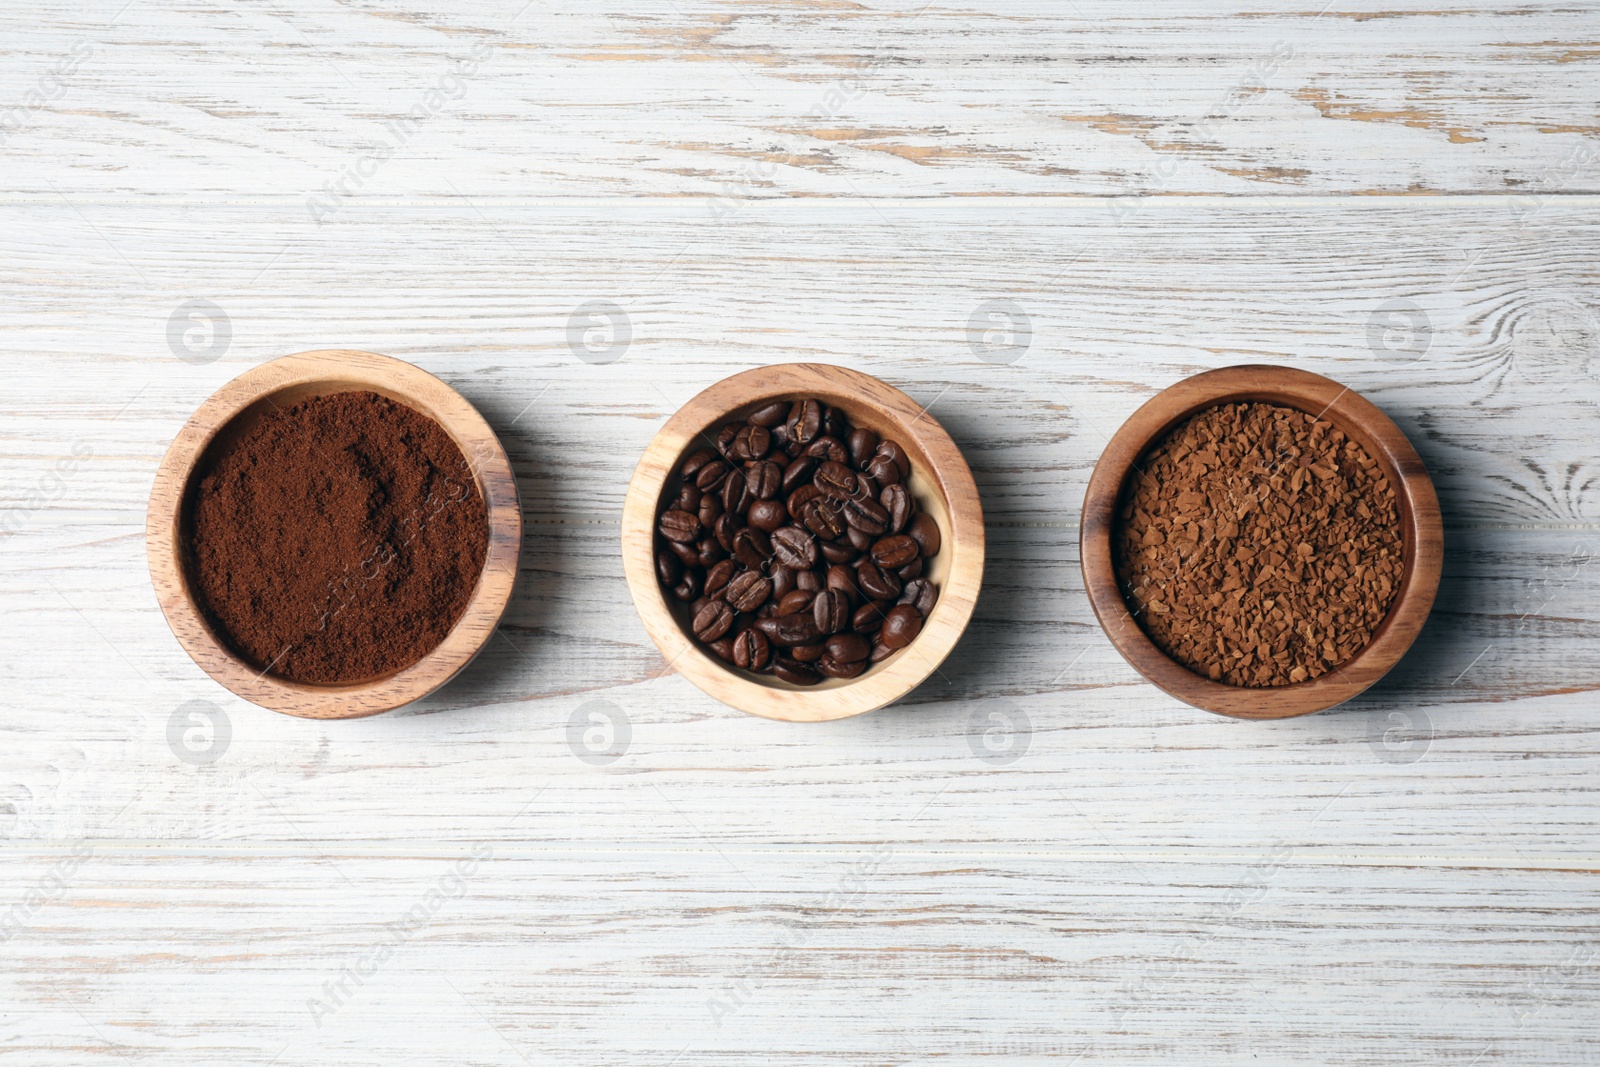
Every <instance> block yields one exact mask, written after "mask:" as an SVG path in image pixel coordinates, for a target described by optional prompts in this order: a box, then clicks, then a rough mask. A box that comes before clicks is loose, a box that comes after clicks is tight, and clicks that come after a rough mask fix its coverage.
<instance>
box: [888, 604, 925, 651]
mask: <svg viewBox="0 0 1600 1067" xmlns="http://www.w3.org/2000/svg"><path fill="white" fill-rule="evenodd" d="M921 632H922V616H921V615H919V614H918V613H917V609H916V608H914V607H912V606H911V605H910V604H898V605H896V606H895V607H892V608H890V609H889V614H887V615H885V616H884V617H883V629H882V630H880V631H879V632H878V640H880V641H882V642H883V643H884V644H886V645H888V646H889V647H890V648H905V647H906V646H907V645H909V644H910V643H911V642H912V640H913V639H914V638H915V637H916V636H917V635H918V634H920V633H921Z"/></svg>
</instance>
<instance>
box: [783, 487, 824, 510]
mask: <svg viewBox="0 0 1600 1067" xmlns="http://www.w3.org/2000/svg"><path fill="white" fill-rule="evenodd" d="M821 496H822V490H821V489H818V488H817V487H816V486H815V485H812V484H810V483H807V484H805V485H802V486H801V487H800V488H798V489H796V490H795V491H794V492H792V493H790V494H789V498H788V499H787V500H785V501H784V502H783V504H784V507H786V508H788V509H789V514H791V515H799V514H800V513H801V511H800V509H801V508H803V507H805V506H806V505H807V504H809V503H810V502H811V501H813V500H816V499H818V498H820V497H821Z"/></svg>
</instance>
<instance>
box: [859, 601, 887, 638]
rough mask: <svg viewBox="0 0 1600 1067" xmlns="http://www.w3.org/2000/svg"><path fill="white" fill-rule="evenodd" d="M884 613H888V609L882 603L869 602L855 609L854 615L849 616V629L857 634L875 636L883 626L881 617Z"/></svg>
mask: <svg viewBox="0 0 1600 1067" xmlns="http://www.w3.org/2000/svg"><path fill="white" fill-rule="evenodd" d="M886 611H888V608H886V607H885V606H884V602H883V601H881V600H869V601H867V602H866V603H865V604H863V605H861V606H860V607H859V608H857V609H856V612H855V614H854V615H852V616H850V629H852V630H854V631H855V632H856V633H858V634H875V633H877V632H878V628H879V627H881V626H882V625H883V616H884V613H885V612H886Z"/></svg>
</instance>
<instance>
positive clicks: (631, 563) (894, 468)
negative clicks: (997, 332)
mask: <svg viewBox="0 0 1600 1067" xmlns="http://www.w3.org/2000/svg"><path fill="white" fill-rule="evenodd" d="M622 554H623V567H624V570H625V572H626V574H627V578H628V587H629V589H630V590H631V592H632V594H633V601H634V604H635V606H636V607H637V608H638V610H639V616H640V618H641V619H642V620H643V621H644V625H645V630H646V631H647V632H648V633H649V635H650V638H651V640H653V641H654V642H655V644H656V647H657V648H659V649H660V650H661V654H662V655H663V656H665V657H666V659H667V663H668V665H669V666H671V667H674V668H675V669H677V670H678V671H679V672H680V673H682V674H683V675H685V676H686V677H687V678H688V679H689V680H690V681H691V682H693V683H694V684H695V685H697V686H699V687H700V688H701V689H702V690H704V691H705V692H706V693H708V694H710V695H711V696H713V697H716V698H717V699H718V700H720V701H722V702H723V703H725V704H729V705H731V706H733V707H735V708H738V709H740V710H741V711H746V712H749V713H751V714H753V715H760V716H763V717H765V718H769V719H784V720H788V721H792V722H820V721H823V720H828V719H842V718H846V717H848V716H851V715H859V714H861V713H863V712H867V711H872V710H873V709H875V708H881V707H883V706H884V705H886V704H890V703H892V702H894V701H896V700H899V699H900V698H901V697H903V696H905V695H906V694H907V693H909V692H911V690H912V689H914V688H916V686H917V685H919V684H920V683H921V682H922V681H923V680H924V679H926V678H927V677H928V676H929V675H930V674H932V673H933V672H934V671H935V670H937V669H938V667H939V664H940V663H942V662H943V661H944V659H945V657H946V656H948V655H949V654H950V651H951V650H952V649H953V648H955V645H956V642H957V641H958V640H960V638H961V634H962V631H964V630H965V629H966V626H967V623H968V621H969V620H970V619H971V618H972V612H973V609H974V608H975V607H976V605H977V599H978V590H979V587H980V586H981V584H982V581H983V559H984V530H983V510H982V507H981V505H980V503H979V500H978V490H977V486H976V484H975V483H974V482H973V480H972V472H971V471H970V470H969V469H968V468H967V464H966V461H965V460H964V459H963V458H962V456H961V452H960V450H959V449H957V448H956V446H955V443H954V442H953V441H952V440H951V439H950V436H949V434H947V433H946V432H945V431H944V428H943V427H941V426H940V425H939V423H938V422H937V421H936V420H935V419H934V418H933V416H931V415H929V414H928V413H927V411H926V410H925V409H924V408H923V407H922V406H921V405H919V404H917V403H916V402H915V401H914V400H912V399H911V398H910V397H908V396H906V395H905V394H904V393H902V392H900V391H899V390H898V389H895V388H893V387H892V386H889V385H886V384H885V383H883V382H881V381H879V380H878V379H876V378H873V377H870V376H869V375H866V374H861V373H859V372H857V371H852V370H847V369H845V368H843V367H832V366H824V365H819V364H809V363H792V364H785V365H779V366H774V367H762V368H759V369H757V370H751V371H745V372H744V373H742V374H736V375H734V376H732V377H731V378H726V379H724V380H722V381H720V382H718V383H717V384H716V385H713V386H711V387H710V388H709V389H707V390H705V391H704V392H702V393H700V394H699V395H698V396H696V397H695V398H694V399H693V400H691V401H689V403H687V404H685V405H684V406H683V408H682V409H681V410H679V411H678V412H677V413H676V414H675V415H673V416H672V418H671V419H669V420H668V421H667V424H666V425H665V426H664V427H662V429H661V431H660V433H658V434H657V435H656V438H655V440H654V441H652V442H651V443H650V446H649V448H648V449H646V451H645V454H644V456H643V457H642V458H641V459H640V461H639V466H638V468H637V470H635V472H634V476H633V481H632V483H631V484H630V485H629V487H628V497H627V501H626V503H625V504H624V506H623V519H622Z"/></svg>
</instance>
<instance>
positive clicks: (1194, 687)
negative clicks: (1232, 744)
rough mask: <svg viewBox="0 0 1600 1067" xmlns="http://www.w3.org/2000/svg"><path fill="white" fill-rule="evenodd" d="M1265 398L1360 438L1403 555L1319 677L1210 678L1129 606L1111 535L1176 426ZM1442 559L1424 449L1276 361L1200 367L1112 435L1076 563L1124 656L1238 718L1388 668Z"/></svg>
mask: <svg viewBox="0 0 1600 1067" xmlns="http://www.w3.org/2000/svg"><path fill="white" fill-rule="evenodd" d="M1240 401H1257V402H1264V403H1274V404H1279V405H1282V406H1284V407H1292V408H1296V409H1298V410H1301V411H1305V412H1306V413H1308V414H1315V415H1317V416H1318V417H1320V418H1326V419H1328V421H1330V422H1332V423H1333V424H1334V425H1335V426H1336V427H1338V428H1339V429H1340V430H1343V431H1344V432H1345V433H1346V434H1347V435H1348V436H1350V437H1353V438H1355V439H1357V440H1358V442H1359V443H1360V444H1361V445H1362V447H1363V448H1365V449H1366V450H1367V452H1368V454H1369V455H1371V456H1372V457H1373V458H1374V459H1375V460H1377V461H1378V463H1379V464H1380V465H1382V466H1383V468H1384V473H1385V475H1386V476H1387V477H1388V478H1389V479H1390V482H1391V484H1393V485H1394V488H1395V499H1396V504H1397V506H1398V510H1399V512H1400V520H1401V525H1402V536H1403V538H1404V546H1405V547H1404V555H1403V557H1402V574H1401V580H1400V588H1399V590H1398V591H1397V593H1396V595H1395V600H1394V603H1393V604H1392V605H1391V606H1390V608H1389V613H1388V615H1386V616H1385V617H1384V620H1383V622H1382V623H1381V624H1379V627H1378V630H1377V631H1376V632H1375V633H1374V635H1373V638H1372V640H1371V641H1369V642H1368V643H1367V644H1366V646H1365V647H1363V648H1362V649H1361V650H1360V651H1359V652H1357V653H1356V654H1355V655H1354V656H1352V657H1351V658H1350V659H1348V660H1346V661H1345V662H1344V663H1342V664H1340V665H1339V666H1338V667H1335V668H1334V669H1333V670H1331V671H1329V672H1328V673H1327V674H1325V675H1322V676H1321V677H1319V678H1312V679H1308V680H1307V681H1304V682H1298V683H1294V684H1292V685H1285V686H1272V687H1260V688H1252V687H1246V686H1233V685H1228V684H1226V683H1222V682H1213V681H1212V680H1211V679H1209V678H1206V677H1203V676H1201V675H1199V674H1196V673H1195V672H1193V671H1191V670H1190V669H1189V668H1188V667H1185V666H1184V665H1183V664H1181V663H1179V662H1177V661H1176V660H1174V659H1172V658H1171V657H1169V656H1168V655H1167V654H1166V653H1165V652H1163V651H1162V650H1161V649H1160V648H1159V647H1157V646H1156V644H1155V643H1154V642H1153V641H1152V640H1151V639H1150V638H1149V636H1148V635H1146V634H1145V632H1144V630H1143V629H1142V628H1141V627H1140V626H1139V624H1138V622H1137V621H1135V620H1134V618H1133V617H1132V615H1131V614H1130V613H1129V611H1128V606H1127V602H1126V600H1125V599H1124V597H1123V594H1122V590H1121V588H1120V587H1119V585H1118V582H1117V579H1116V571H1115V564H1114V562H1113V558H1112V549H1111V538H1112V536H1113V533H1114V531H1115V527H1116V509H1117V505H1118V502H1119V501H1120V499H1121V495H1122V490H1123V486H1124V485H1125V483H1126V481H1127V477H1128V473H1129V471H1130V470H1132V468H1133V465H1134V464H1135V462H1136V461H1137V460H1138V458H1139V457H1140V456H1142V455H1143V454H1144V453H1145V451H1146V450H1147V449H1148V448H1149V447H1150V446H1151V445H1152V444H1153V443H1154V442H1155V441H1157V440H1159V439H1160V438H1161V437H1162V436H1163V435H1164V434H1166V433H1167V432H1168V431H1169V430H1171V429H1172V428H1173V427H1175V426H1176V425H1177V424H1178V423H1180V422H1182V421H1183V420H1184V419H1186V418H1188V417H1190V416H1191V415H1193V414H1195V413H1196V412H1199V411H1201V410H1204V409H1206V408H1210V407H1215V406H1216V405H1218V404H1226V403H1235V402H1240ZM1443 560H1444V527H1443V520H1442V518H1441V515H1440V511H1439V498H1438V494H1437V493H1436V491H1435V489H1434V486H1433V481H1432V479H1430V478H1429V476H1428V471H1427V468H1426V467H1425V466H1424V465H1423V463H1422V459H1421V457H1419V456H1418V455H1417V452H1416V449H1414V448H1413V447H1412V445H1411V442H1410V441H1409V440H1408V439H1407V438H1406V436H1405V434H1404V433H1403V432H1402V431H1401V430H1400V428H1399V427H1398V426H1396V425H1395V424H1394V422H1393V420H1391V419H1390V418H1389V417H1388V416H1387V415H1385V414H1384V413H1383V411H1382V410H1380V409H1379V408H1378V407H1377V405H1375V404H1373V403H1372V402H1371V401H1369V400H1367V399H1366V398H1365V397H1363V396H1362V395H1361V394H1360V393H1358V392H1356V391H1355V390H1354V389H1351V388H1350V387H1348V386H1345V385H1342V384H1340V383H1339V382H1336V381H1334V380H1333V379H1331V378H1325V377H1323V376H1322V375H1320V374H1313V373H1311V372H1310V371H1304V370H1299V369H1297V368H1294V367H1283V366H1277V365H1273V364H1243V365H1239V366H1232V367H1223V368H1219V369H1217V370H1210V371H1204V372H1202V373H1199V374H1195V375H1192V376H1190V377H1188V378H1184V379H1183V380H1181V381H1179V382H1177V383H1175V384H1173V385H1171V386H1169V387H1167V388H1166V389H1163V390H1162V391H1161V392H1159V393H1157V394H1156V395H1155V396H1154V397H1152V398H1151V399H1149V400H1147V401H1146V402H1145V403H1144V404H1143V405H1141V406H1140V407H1139V409H1138V410H1137V411H1135V412H1134V413H1133V414H1132V415H1130V416H1129V417H1128V419H1127V421H1126V422H1124V423H1123V424H1122V426H1121V427H1120V428H1119V429H1118V430H1117V432H1116V433H1115V434H1114V435H1113V436H1112V438H1111V441H1110V442H1109V443H1108V444H1107V445H1106V448H1105V451H1103V452H1102V453H1101V455H1100V460H1099V462H1097V463H1096V464H1095V468H1094V472H1093V474H1091V475H1090V478H1089V485H1088V487H1087V489H1086V490H1085V492H1084V501H1083V512H1082V517H1081V519H1080V522H1079V562H1080V567H1081V569H1082V572H1083V581H1084V589H1085V591H1086V592H1087V594H1088V597H1089V603H1090V606H1091V607H1092V608H1093V609H1094V613H1095V618H1096V619H1097V620H1098V621H1099V623H1100V626H1101V628H1102V629H1103V630H1104V631H1105V633H1106V636H1107V637H1108V638H1110V640H1111V643H1112V645H1113V646H1114V647H1115V648H1116V650H1117V652H1118V653H1120V654H1121V656H1122V658H1123V659H1124V660H1126V661H1127V662H1128V664H1129V665H1130V666H1131V667H1133V669H1134V670H1136V671H1138V672H1139V674H1141V675H1143V676H1144V678H1145V679H1146V680H1148V681H1150V682H1152V683H1154V684H1155V685H1156V686H1157V687H1158V688H1160V689H1161V690H1162V691H1164V692H1166V693H1167V694H1168V695H1170V696H1173V697H1176V698H1177V699H1179V700H1181V701H1183V702H1184V703H1186V704H1189V705H1190V706H1192V707H1196V708H1200V709H1202V710H1205V711H1210V712H1214V713H1216V714H1218V715H1226V716H1229V717H1231V718H1241V719H1282V718H1292V717H1295V716H1299V715H1307V714H1310V713H1312V712H1315V711H1322V710H1324V709H1326V708H1331V707H1333V706H1335V705H1337V704H1341V703H1343V702H1344V701H1346V700H1349V699H1351V698H1352V697H1354V696H1356V695H1358V694H1359V693H1361V692H1363V691H1365V690H1366V689H1367V688H1369V687H1370V686H1372V685H1373V684H1375V683H1376V682H1377V681H1378V680H1379V679H1381V678H1382V677H1383V676H1384V675H1385V674H1387V673H1388V672H1389V670H1390V669H1391V668H1393V667H1394V666H1395V664H1396V663H1398V662H1399V661H1400V658H1401V657H1402V656H1403V655H1404V654H1405V652H1406V650H1407V649H1409V648H1410V647H1411V644H1412V642H1413V641H1415V639H1416V637H1417V634H1418V633H1419V632H1420V631H1421V629H1422V625H1423V623H1424V622H1426V621H1427V618H1428V614H1429V612H1430V611H1431V610H1432V607H1433V601H1434V597H1435V594H1436V593H1437V591H1438V588H1439V578H1440V574H1441V571H1442V568H1443Z"/></svg>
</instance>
